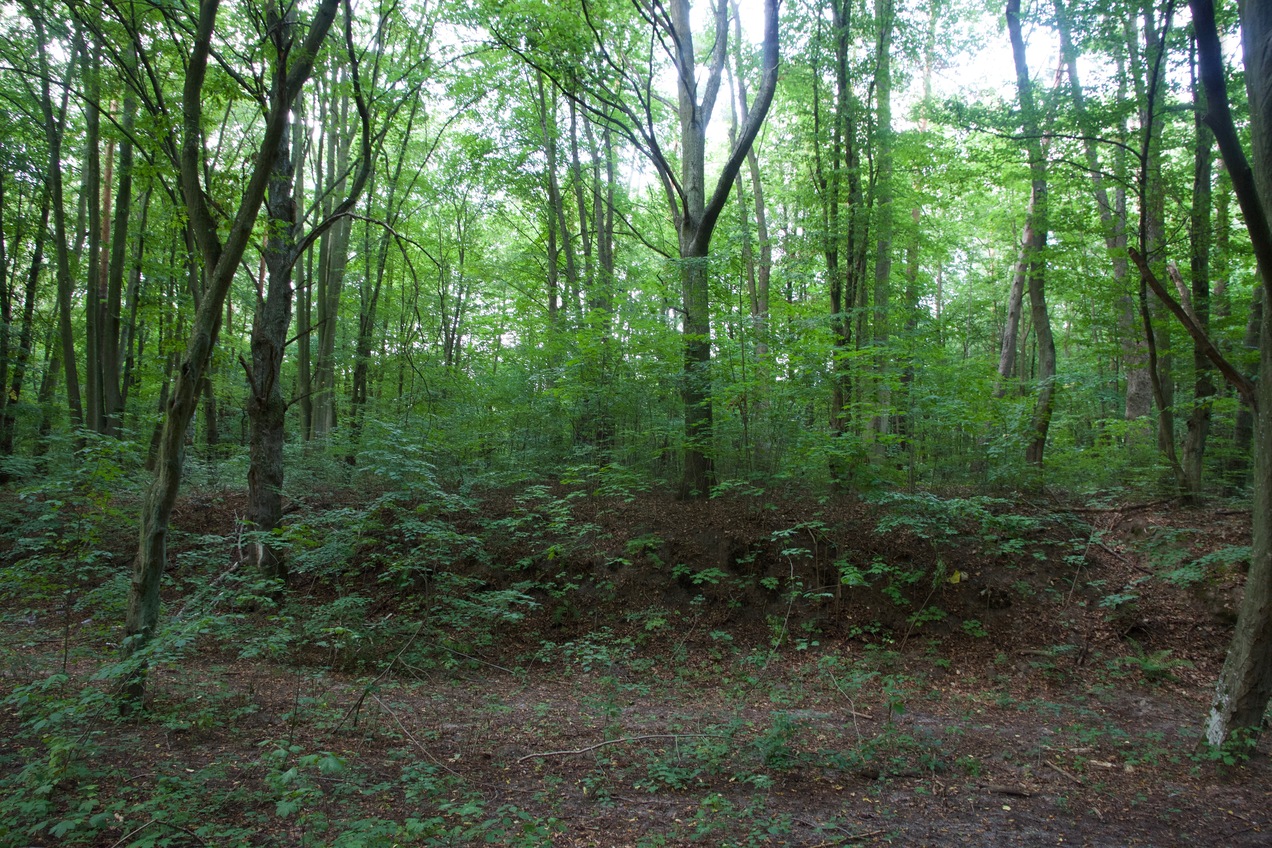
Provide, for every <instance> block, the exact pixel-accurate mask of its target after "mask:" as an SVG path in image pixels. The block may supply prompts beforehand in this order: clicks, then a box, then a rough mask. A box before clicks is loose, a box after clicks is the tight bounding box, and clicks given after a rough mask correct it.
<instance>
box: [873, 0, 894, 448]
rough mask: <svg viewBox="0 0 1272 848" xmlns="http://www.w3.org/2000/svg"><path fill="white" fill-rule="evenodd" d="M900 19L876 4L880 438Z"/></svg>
mask: <svg viewBox="0 0 1272 848" xmlns="http://www.w3.org/2000/svg"><path fill="white" fill-rule="evenodd" d="M895 19H896V10H895V7H894V4H893V0H875V21H876V25H877V27H878V33H879V42H878V48H877V51H876V54H877V55H876V71H875V99H876V106H875V112H876V117H875V126H876V130H875V132H876V138H875V146H876V150H877V153H876V159H875V161H876V167H877V168H878V171H877V173H876V177H875V220H876V222H877V223H876V231H875V269H874V334H873V335H874V338H873V341H874V346H875V348H876V353H875V379H876V381H877V386H878V392H877V396H876V400H877V402H878V406H879V410H878V412H877V413H876V414H875V418H874V431H875V434H876V436H887V435H888V434H889V433H891V432H892V383H891V377H890V376H889V374H888V373H887V372H888V364H889V362H890V361H891V357H890V356H889V355H888V353H887V351H886V348H887V345H888V335H889V330H888V320H889V315H888V301H889V297H890V290H891V285H892V193H893V190H892V145H893V131H892V29H893V23H894V21H895Z"/></svg>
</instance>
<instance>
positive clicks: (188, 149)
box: [121, 0, 338, 704]
mask: <svg viewBox="0 0 1272 848" xmlns="http://www.w3.org/2000/svg"><path fill="white" fill-rule="evenodd" d="M337 5H338V0H323V2H322V4H321V6H319V8H318V9H317V10H316V11H315V13H314V17H313V20H312V22H311V26H310V29H309V34H308V36H307V37H306V39H305V43H304V44H303V45H302V46H301V48H300V49H299V50H297V51H296V52H295V54H294V55H295V56H296V60H295V63H294V64H293V65H292V67H291V68H290V69H288V68H283V67H280V68H277V69H275V74H274V85H273V91H272V92H271V97H270V107H269V111H268V114H267V117H266V122H265V132H264V137H263V139H262V141H261V146H260V148H259V150H258V152H257V154H256V158H255V161H254V163H253V166H252V169H251V173H250V177H249V179H248V182H247V185H246V187H245V188H244V190H243V195H242V198H241V200H240V202H239V206H238V210H237V212H236V213H235V216H234V220H233V223H232V225H231V226H230V229H229V232H228V234H227V237H226V240H225V241H224V242H222V241H221V239H220V236H219V235H218V226H217V225H218V222H217V220H216V218H215V217H214V214H213V211H212V206H211V204H210V202H209V198H208V196H207V194H206V188H205V184H204V176H205V169H204V166H205V164H206V163H205V162H204V148H203V126H202V124H203V112H202V97H203V82H204V79H205V77H206V74H207V68H208V60H209V58H210V57H211V55H212V36H213V32H214V29H215V25H216V17H217V11H218V6H219V0H203V2H202V3H201V5H200V7H199V17H198V24H197V28H196V31H195V34H194V45H193V50H192V51H191V55H190V59H189V61H188V63H187V66H186V76H185V84H184V87H183V91H182V106H183V115H184V121H183V127H182V135H183V137H182V146H181V150H180V165H181V183H182V193H183V195H184V199H185V204H186V213H187V215H188V216H189V220H190V227H191V229H192V230H193V231H194V233H195V236H196V238H197V240H198V247H199V252H200V253H201V256H202V260H203V278H204V290H203V297H202V299H201V303H200V304H199V309H198V311H197V312H196V314H195V318H194V325H193V327H192V328H191V333H190V338H189V341H188V343H187V344H186V349H185V353H184V354H183V356H182V361H181V365H180V367H179V368H178V369H177V371H176V374H175V376H174V378H173V385H172V391H171V396H170V398H169V401H168V408H167V414H166V415H165V417H164V424H163V431H162V434H161V435H160V438H159V449H158V452H157V455H156V460H155V476H154V480H153V481H152V482H151V484H150V488H149V489H148V490H147V492H146V495H145V498H144V500H143V502H142V508H141V521H140V524H141V533H140V539H139V542H138V547H137V556H136V558H135V560H134V561H133V567H132V576H131V581H130V584H129V587H128V608H127V614H126V618H125V621H124V640H123V643H122V645H121V649H122V652H123V654H124V656H125V657H126V658H127V657H131V656H134V655H136V654H137V653H138V652H139V651H141V650H142V649H143V648H145V647H146V646H147V645H148V644H149V642H150V640H151V639H152V638H153V636H154V633H155V628H156V627H157V626H158V623H159V582H160V578H161V577H162V576H163V571H164V567H165V565H166V564H167V559H168V550H167V541H168V525H169V522H170V519H171V516H172V509H173V506H174V505H175V504H176V500H177V492H178V490H179V489H180V486H181V469H182V465H183V464H184V461H185V432H186V428H187V427H188V426H189V424H190V420H191V418H192V417H193V416H194V412H195V408H196V406H197V404H198V390H199V387H200V383H201V381H202V380H203V379H205V378H206V369H207V366H208V362H209V360H210V359H211V356H212V350H213V347H214V345H215V341H216V336H217V333H218V331H219V329H220V321H221V315H222V311H223V306H224V304H225V298H226V295H227V294H228V293H229V289H230V283H231V282H232V281H233V279H234V275H235V272H236V271H237V269H238V266H239V263H240V261H241V260H242V258H243V254H244V252H245V251H246V250H247V246H248V243H249V240H250V238H251V235H252V229H253V227H254V225H255V223H256V218H257V215H258V214H259V212H260V207H261V202H262V200H263V199H264V197H265V191H266V188H267V186H268V184H269V179H270V176H271V174H272V173H273V162H274V157H275V156H276V155H277V152H278V145H279V143H280V141H281V139H282V136H283V134H284V133H285V132H286V129H287V113H288V111H289V110H290V108H291V104H292V103H293V102H294V101H295V99H296V96H297V94H299V92H300V88H301V86H302V85H303V84H304V82H305V80H306V79H307V78H308V77H309V73H310V71H311V70H312V68H313V62H314V58H315V56H316V55H317V54H318V49H319V47H320V46H321V44H322V42H323V40H324V39H325V38H326V35H327V31H328V29H330V27H331V23H332V20H333V19H334V17H335V13H336V7H337ZM275 35H276V36H277V33H275ZM276 46H277V47H278V53H277V55H280V56H285V55H288V47H289V45H286V44H283V43H281V42H279V43H278V44H277V45H276ZM145 668H146V664H145V660H144V659H143V660H142V662H141V663H140V664H139V666H138V667H137V668H136V669H135V671H134V673H133V674H132V675H131V676H130V677H129V679H128V680H127V681H126V682H125V685H124V691H123V694H124V697H125V699H126V702H127V703H132V704H135V703H137V702H139V701H140V699H141V696H142V695H143V694H144V691H145Z"/></svg>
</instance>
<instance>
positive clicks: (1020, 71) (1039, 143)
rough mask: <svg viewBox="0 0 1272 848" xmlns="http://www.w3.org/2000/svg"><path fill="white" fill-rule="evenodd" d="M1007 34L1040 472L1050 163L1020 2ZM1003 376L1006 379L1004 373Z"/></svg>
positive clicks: (1052, 367)
mask: <svg viewBox="0 0 1272 848" xmlns="http://www.w3.org/2000/svg"><path fill="white" fill-rule="evenodd" d="M1007 30H1008V33H1009V34H1010V36H1011V53H1012V57H1013V59H1014V60H1015V65H1016V91H1017V96H1018V97H1019V98H1020V114H1021V123H1022V129H1023V130H1024V136H1025V149H1026V150H1027V151H1028V152H1029V178H1030V194H1029V213H1028V215H1027V217H1026V219H1025V232H1024V236H1023V237H1022V239H1021V250H1020V254H1021V258H1020V263H1019V268H1018V269H1017V272H1016V279H1017V280H1019V279H1022V278H1024V277H1026V276H1027V277H1028V279H1029V312H1030V318H1031V319H1032V321H1033V328H1034V333H1035V334H1036V335H1037V337H1038V384H1039V385H1038V399H1037V401H1036V402H1035V404H1034V413H1033V418H1032V420H1031V421H1030V423H1029V443H1028V445H1027V447H1026V448H1025V459H1026V461H1028V462H1030V463H1033V464H1034V465H1038V466H1041V465H1042V457H1043V451H1044V449H1045V448H1046V445H1047V430H1048V429H1049V428H1050V426H1051V413H1052V410H1053V409H1054V407H1055V393H1056V381H1055V377H1056V346H1055V341H1054V340H1053V339H1052V336H1051V319H1050V317H1049V316H1048V315H1047V300H1046V292H1045V285H1046V276H1045V275H1046V267H1047V262H1046V255H1045V251H1046V248H1047V226H1048V221H1047V211H1048V209H1047V203H1048V201H1047V159H1046V154H1045V151H1044V149H1043V139H1042V133H1041V130H1040V123H1039V121H1038V109H1037V105H1036V103H1035V102H1034V96H1033V81H1032V80H1031V79H1030V78H1029V66H1028V65H1027V64H1026V61H1025V42H1024V38H1023V37H1022V36H1021V31H1020V0H1007ZM1026 268H1027V269H1028V271H1027V273H1026ZM1018 285H1019V284H1018V283H1013V289H1016V288H1018ZM1013 346H1014V345H1013ZM1003 348H1004V357H1006V348H1007V345H1006V344H1004V345H1003ZM1000 368H1001V366H1000ZM999 374H1000V376H1001V375H1002V372H1001V370H1000V372H999Z"/></svg>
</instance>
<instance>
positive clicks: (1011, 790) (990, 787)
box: [981, 783, 1033, 798]
mask: <svg viewBox="0 0 1272 848" xmlns="http://www.w3.org/2000/svg"><path fill="white" fill-rule="evenodd" d="M981 789H984V790H985V791H986V792H991V793H993V794H995V795H1014V796H1016V797H1017V798H1032V797H1033V793H1032V792H1030V791H1029V790H1027V789H1022V788H1021V787H1019V786H1007V785H1005V784H1002V783H984V784H981Z"/></svg>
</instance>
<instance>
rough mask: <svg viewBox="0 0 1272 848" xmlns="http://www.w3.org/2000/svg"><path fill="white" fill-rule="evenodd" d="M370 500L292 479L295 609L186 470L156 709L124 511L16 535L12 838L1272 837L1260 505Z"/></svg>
mask: <svg viewBox="0 0 1272 848" xmlns="http://www.w3.org/2000/svg"><path fill="white" fill-rule="evenodd" d="M376 494H377V493H365V492H364V493H359V494H353V493H348V492H346V493H336V494H332V495H330V496H314V497H313V498H311V499H310V500H309V502H307V503H304V504H299V503H297V504H293V506H292V512H291V515H290V516H289V519H290V521H291V522H292V524H293V525H294V526H295V527H298V528H301V530H303V531H304V532H303V533H301V532H299V531H298V532H297V534H294V535H293V538H292V544H293V545H294V549H295V550H296V551H297V553H296V554H295V556H294V571H293V574H292V579H291V583H290V586H289V588H288V591H287V596H286V600H284V601H283V602H281V603H277V602H276V601H275V600H274V599H273V598H272V597H270V596H269V595H268V593H264V594H262V593H260V592H255V590H254V589H253V587H252V585H251V584H250V583H247V582H244V583H241V584H237V583H236V584H231V582H230V581H229V580H228V579H227V575H236V579H237V576H241V569H238V568H237V567H236V563H237V562H238V560H237V559H236V556H237V555H239V554H241V551H242V548H243V538H242V529H241V527H239V526H238V524H237V523H236V522H237V518H238V517H239V516H241V515H242V513H243V501H242V498H241V496H240V495H238V494H236V493H233V492H228V491H224V492H222V491H211V492H208V491H203V492H194V493H192V494H191V495H189V496H187V497H186V498H184V499H183V501H182V503H181V505H180V507H179V509H178V511H177V513H176V515H175V517H174V524H175V526H176V527H177V528H178V530H179V532H178V533H177V534H175V535H174V542H173V548H174V566H173V567H172V568H171V569H170V573H169V577H168V581H167V584H166V586H165V604H166V606H165V615H166V616H167V618H168V620H169V621H176V622H178V623H180V627H170V628H168V630H166V631H165V633H166V635H165V636H163V637H161V639H160V640H159V641H160V642H163V644H165V645H166V647H165V648H164V650H163V652H161V653H156V654H155V655H154V657H153V659H152V664H151V671H150V675H149V680H148V694H147V701H146V705H145V706H146V709H145V711H144V712H143V713H141V714H140V715H137V714H134V715H132V716H130V717H126V718H120V717H118V715H117V710H116V708H115V705H116V700H115V695H114V691H113V689H112V687H113V685H114V684H113V683H112V673H113V672H112V671H111V669H112V667H113V666H112V663H113V654H114V649H113V644H114V642H115V641H117V640H118V638H119V636H118V633H119V626H118V625H119V621H118V620H117V619H113V620H106V619H112V617H113V616H115V615H117V614H118V613H119V611H120V610H121V603H122V599H121V598H120V597H119V595H120V592H121V587H123V586H124V585H125V584H124V582H123V581H124V578H123V577H121V576H120V575H121V574H122V573H123V571H124V569H125V567H126V565H127V560H128V555H129V538H130V537H129V535H128V534H129V532H130V531H129V529H128V528H127V527H126V526H125V525H126V522H120V523H119V525H118V526H114V525H108V524H105V523H102V522H99V524H98V534H99V535H98V537H97V538H96V539H95V540H94V550H95V551H97V552H98V553H97V554H96V555H95V559H96V561H97V563H98V565H99V566H100V567H99V568H97V569H96V570H93V571H91V573H89V576H87V577H85V576H83V575H82V574H81V576H80V577H77V578H76V580H77V581H78V582H74V583H66V584H61V583H58V582H57V580H55V579H53V578H49V577H48V576H47V575H45V578H44V579H46V580H51V581H52V583H53V584H54V585H53V588H49V587H47V586H46V587H45V588H44V589H41V588H39V587H40V586H41V585H43V584H40V583H39V582H38V581H37V578H36V577H35V576H33V575H34V574H35V572H36V570H37V568H36V565H34V564H33V563H35V562H37V561H38V562H45V563H46V564H48V562H49V561H48V560H38V559H33V557H32V555H31V554H30V551H31V546H30V545H28V544H24V543H23V542H22V541H21V540H20V539H19V540H16V541H15V540H13V539H10V541H9V542H8V543H7V544H8V546H9V547H8V550H7V551H5V552H4V553H3V562H4V567H5V578H4V584H3V586H2V588H3V590H4V591H3V594H2V598H3V603H2V606H0V614H2V615H3V618H4V629H3V631H2V632H3V636H0V675H3V676H2V677H0V689H2V690H3V694H4V695H5V696H6V700H5V701H4V709H3V712H2V713H0V739H3V740H4V741H0V781H3V783H2V784H0V790H2V792H3V794H4V795H6V796H7V799H6V800H4V801H2V802H0V845H12V846H36V845H39V846H44V845H50V846H51V845H55V844H57V845H61V844H85V845H97V846H126V845H137V846H140V845H182V846H185V845H216V846H222V845H239V844H241V845H287V846H291V845H314V846H317V845H345V846H353V845H383V846H390V845H475V844H488V845H510V846H513V845H515V846H521V845H525V846H530V845H553V846H601V848H618V847H619V846H656V845H663V846H673V845H674V846H681V845H684V846H688V845H708V846H742V845H757V846H758V845H792V846H832V845H905V846H909V845H914V846H918V845H934V846H935V845H941V846H944V845H979V846H1000V845H1001V846H1041V845H1090V846H1135V845H1138V846H1172V845H1215V846H1244V845H1251V846H1253V845H1269V844H1272V804H1270V803H1269V801H1270V800H1272V797H1270V796H1272V761H1270V760H1269V757H1268V749H1267V743H1266V742H1265V743H1263V744H1261V745H1260V746H1259V747H1258V748H1257V749H1255V750H1225V751H1213V750H1206V749H1204V748H1203V747H1199V745H1198V740H1199V732H1200V727H1201V724H1202V720H1203V718H1204V715H1205V713H1206V711H1207V708H1208V702H1209V697H1210V694H1211V691H1212V686H1213V681H1214V680H1215V678H1216V675H1217V673H1218V670H1219V667H1220V664H1221V662H1222V659H1223V653H1224V649H1225V647H1226V643H1227V641H1228V639H1229V638H1230V633H1231V622H1232V619H1233V615H1232V613H1233V603H1234V600H1235V598H1236V597H1237V593H1238V592H1239V585H1240V581H1241V567H1240V558H1241V557H1240V554H1241V552H1242V550H1243V546H1245V545H1248V544H1249V541H1248V525H1249V516H1248V512H1246V513H1243V512H1242V511H1241V510H1240V509H1227V508H1224V507H1221V506H1217V505H1210V506H1208V507H1202V508H1194V509H1182V508H1179V507H1176V506H1174V505H1172V504H1170V503H1168V502H1160V503H1155V504H1140V505H1135V504H1116V503H1111V504H1097V505H1094V506H1086V505H1084V506H1082V507H1080V508H1075V507H1072V506H1066V505H1063V504H1060V503H1058V502H1056V501H1054V500H1048V501H1047V502H1046V504H1045V506H1044V505H1039V504H1038V503H1037V502H1027V501H1006V500H991V499H983V498H946V499H940V498H934V497H927V496H915V497H901V498H894V499H891V500H888V499H884V500H883V501H882V502H872V503H867V502H864V501H862V500H860V499H857V498H854V497H847V496H845V497H834V498H820V499H819V498H814V497H811V496H806V495H792V494H790V493H786V494H784V495H782V496H778V495H775V494H773V493H767V494H765V493H759V492H738V493H733V494H729V495H725V496H723V497H720V498H716V499H713V500H710V501H706V502H701V503H684V502H677V501H675V500H673V499H671V498H670V497H668V496H665V495H663V494H660V493H657V492H649V491H636V492H626V493H620V494H617V495H616V494H612V493H606V492H605V491H603V490H600V489H595V488H593V489H589V488H588V487H586V486H582V487H574V488H571V487H552V488H548V487H534V488H532V489H531V490H528V491H527V490H518V491H515V492H514V491H507V490H501V491H488V492H483V493H480V494H477V495H472V496H471V497H469V498H468V499H467V500H466V501H464V503H462V504H460V503H457V502H454V501H443V502H441V503H440V504H438V503H434V504H433V505H432V506H428V507H427V508H426V507H425V506H423V505H421V504H419V503H416V502H414V501H412V502H410V503H404V502H402V501H399V500H393V499H390V500H388V501H386V500H384V499H383V498H380V500H379V501H377V502H376V503H375V504H374V505H372V504H371V500H373V496H374V495H376ZM10 505H12V506H13V507H14V510H15V514H18V513H20V514H22V515H24V516H26V520H31V521H35V520H37V519H38V515H37V514H36V512H33V511H32V509H33V508H32V507H31V505H30V504H26V505H19V504H18V503H17V501H16V499H15V500H11V501H10ZM0 508H3V507H0ZM128 508H129V507H128V504H126V503H125V504H124V505H123V507H122V508H121V511H120V514H126V513H127V510H128ZM81 517H82V516H81ZM49 520H53V519H49ZM57 520H58V521H69V519H67V518H66V516H65V515H62V516H61V517H59V518H57ZM67 526H71V525H67ZM74 526H77V527H78V526H80V525H74ZM59 532H60V538H62V539H63V540H65V538H66V533H67V532H69V531H66V530H63V531H59ZM55 535H57V534H55ZM64 551H65V549H64ZM236 552H237V553H236ZM403 563H414V565H413V566H412V567H410V568H407V567H405V566H404V565H403ZM443 563H444V566H445V567H444V568H443V565H442V564H443ZM50 567H51V568H52V567H53V566H50ZM112 575H114V576H112ZM231 585H233V587H234V588H233V589H231V588H230V587H231ZM58 586H64V588H62V589H60V590H58V591H54V589H57V587H58ZM254 592H255V594H254ZM230 595H232V596H233V597H229V596H230ZM165 640H166V641H165Z"/></svg>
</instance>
